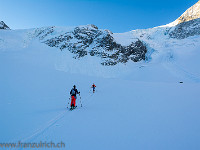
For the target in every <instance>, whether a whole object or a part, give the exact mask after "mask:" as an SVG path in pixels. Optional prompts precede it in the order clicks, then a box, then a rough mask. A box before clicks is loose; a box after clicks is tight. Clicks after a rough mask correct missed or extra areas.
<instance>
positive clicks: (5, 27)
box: [0, 21, 10, 30]
mask: <svg viewBox="0 0 200 150" xmlns="http://www.w3.org/2000/svg"><path fill="white" fill-rule="evenodd" d="M0 29H4V30H9V29H10V28H9V27H8V26H7V25H6V24H5V23H4V22H3V21H1V22H0Z"/></svg>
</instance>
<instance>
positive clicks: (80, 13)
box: [0, 0, 198, 32]
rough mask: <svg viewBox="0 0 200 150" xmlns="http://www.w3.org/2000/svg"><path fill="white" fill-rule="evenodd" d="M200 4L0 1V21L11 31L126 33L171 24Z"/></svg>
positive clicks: (191, 0) (180, 0)
mask: <svg viewBox="0 0 200 150" xmlns="http://www.w3.org/2000/svg"><path fill="white" fill-rule="evenodd" d="M197 1H198V0H0V20H2V21H4V22H5V23H6V24H7V25H8V26H9V27H10V28H11V29H27V28H35V27H43V26H54V25H55V26H78V25H86V24H95V25H97V26H98V27H99V28H101V29H109V30H111V31H112V32H126V31H130V30H134V29H144V28H151V27H155V26H160V25H164V24H168V23H170V22H172V21H174V20H175V19H177V18H178V17H179V16H180V15H181V14H182V13H183V12H184V11H185V10H186V9H188V8H189V7H190V6H192V5H193V4H195V3H196V2H197Z"/></svg>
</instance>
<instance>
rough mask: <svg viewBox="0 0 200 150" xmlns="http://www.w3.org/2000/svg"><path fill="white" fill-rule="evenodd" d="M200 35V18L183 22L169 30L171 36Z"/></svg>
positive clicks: (180, 37)
mask: <svg viewBox="0 0 200 150" xmlns="http://www.w3.org/2000/svg"><path fill="white" fill-rule="evenodd" d="M195 35H200V18H199V19H195V20H191V21H187V22H183V23H180V24H178V25H177V26H175V29H173V31H171V32H169V36H170V37H171V38H177V39H185V38H187V37H190V36H195Z"/></svg>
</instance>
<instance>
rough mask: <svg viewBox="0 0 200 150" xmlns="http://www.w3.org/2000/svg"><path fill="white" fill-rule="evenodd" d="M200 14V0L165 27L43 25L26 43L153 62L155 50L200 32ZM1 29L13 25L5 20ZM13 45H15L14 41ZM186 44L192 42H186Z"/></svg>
mask: <svg viewBox="0 0 200 150" xmlns="http://www.w3.org/2000/svg"><path fill="white" fill-rule="evenodd" d="M199 17H200V1H198V2H197V3H196V4H195V5H194V6H192V7H191V8H189V9H188V10H187V11H186V12H185V13H184V14H183V15H181V17H179V18H178V19H177V20H176V21H174V22H172V23H170V24H168V25H165V26H159V27H154V28H150V29H140V30H133V31H130V32H126V33H112V32H111V31H110V30H106V29H99V28H98V27H97V26H95V25H92V24H90V25H84V26H77V27H55V26H51V27H43V28H36V29H29V30H26V31H24V32H25V33H24V35H23V36H25V37H24V38H25V40H23V44H24V41H26V40H27V39H28V40H29V37H31V39H37V40H39V41H40V42H41V43H44V44H46V45H48V46H49V47H55V48H58V49H60V50H61V51H63V52H64V51H69V52H71V53H72V54H73V55H72V57H73V58H74V59H80V58H84V57H96V58H100V59H101V61H100V62H99V63H100V64H102V65H104V66H114V65H117V64H118V63H123V64H126V63H127V62H129V61H132V62H140V61H149V60H151V58H152V54H153V52H154V51H160V50H161V49H166V48H168V49H169V48H172V49H173V47H174V46H177V45H182V44H180V43H182V42H181V41H180V40H177V39H186V38H188V37H191V36H197V35H200V18H199ZM0 29H10V28H9V27H8V26H7V25H6V24H5V23H4V22H3V21H1V22H0ZM13 32H14V31H13ZM26 35H28V38H27V37H26ZM26 38H27V39H26ZM189 42H191V41H189ZM7 43H9V42H7ZM17 43H18V42H17ZM27 43H28V42H27ZM10 44H11V45H12V43H10ZM184 44H188V43H187V42H186V43H185V42H184ZM0 45H2V47H6V45H5V39H3V40H1V41H0ZM154 54H155V53H154ZM167 55H168V54H167ZM170 57H171V56H170ZM157 58H158V57H157Z"/></svg>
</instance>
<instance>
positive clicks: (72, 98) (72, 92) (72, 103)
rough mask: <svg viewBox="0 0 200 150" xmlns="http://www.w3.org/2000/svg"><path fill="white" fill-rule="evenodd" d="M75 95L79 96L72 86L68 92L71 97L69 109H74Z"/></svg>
mask: <svg viewBox="0 0 200 150" xmlns="http://www.w3.org/2000/svg"><path fill="white" fill-rule="evenodd" d="M76 94H80V92H79V91H78V90H77V89H76V86H75V85H74V86H73V88H72V89H71V91H70V95H71V105H70V106H71V109H74V108H76V98H77V97H76Z"/></svg>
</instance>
